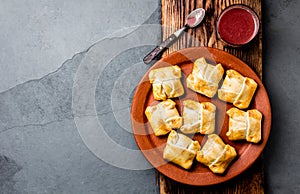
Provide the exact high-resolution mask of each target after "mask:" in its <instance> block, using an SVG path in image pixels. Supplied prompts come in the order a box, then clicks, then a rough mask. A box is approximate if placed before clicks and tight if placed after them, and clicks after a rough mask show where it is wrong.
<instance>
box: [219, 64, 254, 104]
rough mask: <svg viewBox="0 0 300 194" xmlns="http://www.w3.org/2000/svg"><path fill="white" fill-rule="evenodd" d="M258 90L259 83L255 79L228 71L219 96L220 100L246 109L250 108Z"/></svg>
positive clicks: (231, 70)
mask: <svg viewBox="0 0 300 194" xmlns="http://www.w3.org/2000/svg"><path fill="white" fill-rule="evenodd" d="M256 88H257V83H256V82H255V81H254V80H253V79H251V78H248V77H244V76H242V75H241V74H240V73H239V72H237V71H235V70H233V69H230V70H227V71H226V77H225V79H224V82H223V85H222V87H221V88H220V89H219V90H218V96H219V99H220V100H223V101H225V102H229V103H233V105H234V106H236V107H238V108H240V109H245V108H248V107H249V104H250V102H251V100H252V97H253V95H254V93H255V90H256Z"/></svg>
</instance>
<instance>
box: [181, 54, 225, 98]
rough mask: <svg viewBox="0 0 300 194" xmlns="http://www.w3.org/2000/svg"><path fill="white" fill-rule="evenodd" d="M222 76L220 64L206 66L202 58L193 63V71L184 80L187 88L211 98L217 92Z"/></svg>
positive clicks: (222, 70)
mask: <svg viewBox="0 0 300 194" xmlns="http://www.w3.org/2000/svg"><path fill="white" fill-rule="evenodd" d="M223 74H224V69H223V67H222V65H221V64H218V65H216V66H214V65H211V64H208V63H207V62H206V60H205V58H204V57H202V58H199V59H197V60H196V61H195V62H194V67H193V71H192V73H191V74H190V75H189V76H188V77H187V79H186V83H187V87H188V88H190V89H192V90H194V91H195V92H198V93H200V94H203V95H205V96H207V97H209V98H212V97H213V96H214V95H215V94H216V92H217V90H218V85H219V81H220V80H221V79H222V77H223Z"/></svg>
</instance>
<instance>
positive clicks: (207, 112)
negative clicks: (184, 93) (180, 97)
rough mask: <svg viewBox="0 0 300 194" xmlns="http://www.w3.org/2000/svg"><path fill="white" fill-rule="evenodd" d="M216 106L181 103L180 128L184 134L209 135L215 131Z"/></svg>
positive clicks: (203, 103)
mask: <svg viewBox="0 0 300 194" xmlns="http://www.w3.org/2000/svg"><path fill="white" fill-rule="evenodd" d="M215 113H216V106H215V105H214V104H212V103H210V102H202V103H199V102H196V101H193V100H185V101H183V116H182V117H183V123H184V124H183V125H182V126H181V128H180V131H181V132H182V133H186V134H195V133H201V134H210V133H213V132H214V131H215Z"/></svg>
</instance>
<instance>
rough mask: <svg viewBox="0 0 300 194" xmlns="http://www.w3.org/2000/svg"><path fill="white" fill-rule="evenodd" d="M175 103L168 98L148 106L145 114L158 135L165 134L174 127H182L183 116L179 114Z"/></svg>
mask: <svg viewBox="0 0 300 194" xmlns="http://www.w3.org/2000/svg"><path fill="white" fill-rule="evenodd" d="M175 105H176V103H175V102H174V101H172V100H170V99H167V100H165V101H162V102H160V103H158V104H157V105H154V106H148V107H147V108H146V110H145V114H146V116H147V118H148V120H149V122H150V125H151V127H152V129H153V131H154V134H155V135H156V136H159V135H165V134H167V133H169V132H170V131H171V130H172V129H178V128H180V127H181V125H182V117H181V116H179V113H178V111H177V109H176V107H175Z"/></svg>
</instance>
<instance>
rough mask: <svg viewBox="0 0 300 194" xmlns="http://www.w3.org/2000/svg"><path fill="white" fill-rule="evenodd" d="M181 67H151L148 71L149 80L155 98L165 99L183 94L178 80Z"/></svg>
mask: <svg viewBox="0 0 300 194" xmlns="http://www.w3.org/2000/svg"><path fill="white" fill-rule="evenodd" d="M180 78H181V69H180V67H178V66H176V65H175V66H169V67H162V68H158V69H153V70H151V71H150V73H149V80H150V83H151V84H152V90H153V95H154V99H155V100H166V99H167V98H175V97H179V96H181V95H183V94H184V89H183V86H182V83H181V81H180Z"/></svg>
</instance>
